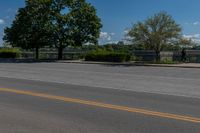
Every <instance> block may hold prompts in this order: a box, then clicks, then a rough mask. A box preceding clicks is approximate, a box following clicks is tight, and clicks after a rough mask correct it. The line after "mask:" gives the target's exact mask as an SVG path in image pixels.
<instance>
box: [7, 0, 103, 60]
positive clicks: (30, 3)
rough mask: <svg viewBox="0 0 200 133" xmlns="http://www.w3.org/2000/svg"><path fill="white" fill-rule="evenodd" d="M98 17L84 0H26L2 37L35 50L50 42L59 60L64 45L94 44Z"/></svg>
mask: <svg viewBox="0 0 200 133" xmlns="http://www.w3.org/2000/svg"><path fill="white" fill-rule="evenodd" d="M101 27H102V25H101V20H100V18H98V16H97V15H96V9H95V8H94V7H93V6H92V5H91V4H89V3H87V2H86V1H85V0H26V6H25V7H24V8H21V9H19V12H18V14H17V15H16V19H15V20H14V22H13V24H12V26H11V27H9V28H6V29H5V36H4V40H5V41H6V42H10V43H11V44H12V45H13V46H17V47H21V48H25V49H31V48H35V49H36V58H37V59H38V55H39V48H41V47H44V46H49V45H53V44H54V46H55V47H56V48H58V59H62V55H63V49H64V48H66V47H67V46H69V45H71V46H82V45H83V44H85V43H94V44H96V43H97V40H98V38H99V34H100V29H101Z"/></svg>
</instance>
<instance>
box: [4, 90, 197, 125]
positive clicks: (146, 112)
mask: <svg viewBox="0 0 200 133" xmlns="http://www.w3.org/2000/svg"><path fill="white" fill-rule="evenodd" d="M0 91H1V92H9V93H15V94H21V95H29V96H34V97H40V98H47V99H52V100H60V101H64V102H71V103H77V104H84V105H89V106H96V107H101V108H107V109H113V110H121V111H127V112H132V113H138V114H143V115H148V116H156V117H161V118H168V119H174V120H180V121H187V122H193V123H200V118H197V117H191V116H184V115H177V114H170V113H163V112H157V111H150V110H145V109H139V108H133V107H126V106H119V105H113V104H106V103H101V102H94V101H89V100H81V99H75V98H68V97H63V96H55V95H49V94H44V93H38V92H31V91H23V90H16V89H7V88H0Z"/></svg>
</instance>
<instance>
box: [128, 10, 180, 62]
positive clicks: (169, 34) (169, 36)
mask: <svg viewBox="0 0 200 133" xmlns="http://www.w3.org/2000/svg"><path fill="white" fill-rule="evenodd" d="M180 33H181V27H180V26H179V25H178V24H177V23H176V22H175V21H174V20H173V18H172V17H171V16H170V15H168V14H167V13H166V12H160V13H158V14H155V15H154V16H152V17H150V18H148V19H147V20H146V21H144V22H138V23H137V24H135V25H133V27H132V28H131V30H130V31H129V32H128V36H129V37H131V40H132V41H133V43H134V44H141V45H144V47H145V48H146V49H150V50H154V51H155V53H156V59H157V61H158V60H160V52H161V51H162V50H163V48H164V46H165V45H166V44H170V43H172V42H173V41H176V40H177V39H179V37H180Z"/></svg>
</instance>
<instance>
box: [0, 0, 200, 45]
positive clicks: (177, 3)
mask: <svg viewBox="0 0 200 133" xmlns="http://www.w3.org/2000/svg"><path fill="white" fill-rule="evenodd" d="M24 1H25V0H0V45H1V44H2V43H3V41H2V37H3V34H4V33H3V31H4V28H5V27H7V26H8V27H9V26H10V25H11V23H12V21H13V20H14V18H15V14H16V13H17V10H18V8H21V7H24ZM87 2H89V3H91V4H92V5H93V6H94V7H95V8H96V9H97V15H98V16H99V17H100V18H101V20H102V24H103V28H102V29H101V35H100V43H101V44H103V43H113V42H118V41H121V40H123V39H124V38H125V34H126V32H127V31H128V29H130V28H131V27H132V25H133V24H134V23H136V22H138V21H144V20H145V19H146V18H148V17H149V16H152V15H154V14H155V13H158V12H160V11H166V12H167V13H168V14H170V15H172V17H173V19H174V20H175V21H176V22H177V23H178V24H180V25H181V27H182V29H183V31H182V34H183V36H184V37H187V38H192V39H193V40H195V41H198V42H200V0H87Z"/></svg>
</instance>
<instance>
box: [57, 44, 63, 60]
mask: <svg viewBox="0 0 200 133" xmlns="http://www.w3.org/2000/svg"><path fill="white" fill-rule="evenodd" d="M62 59H63V48H62V47H59V48H58V60H62Z"/></svg>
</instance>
